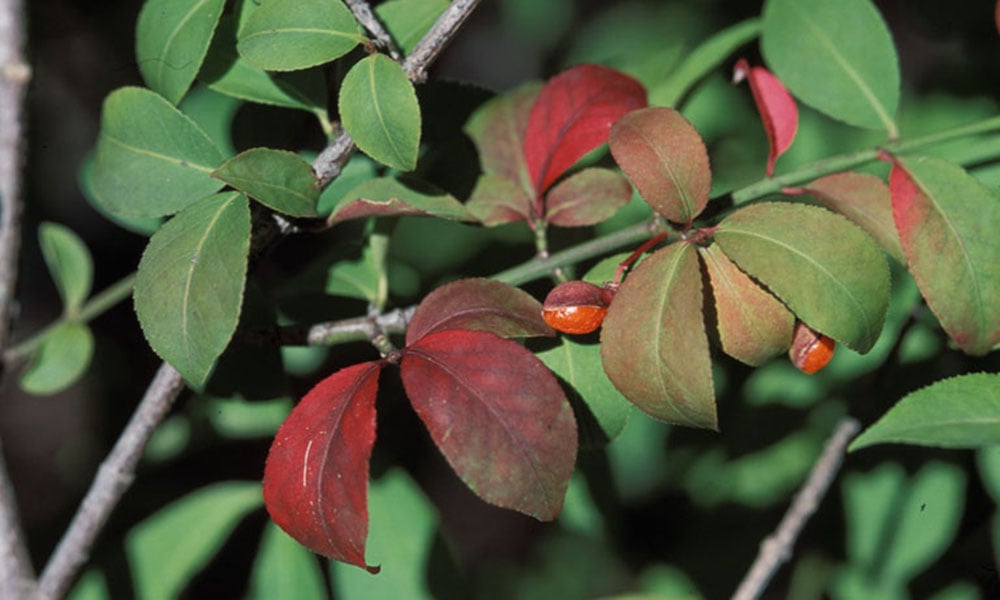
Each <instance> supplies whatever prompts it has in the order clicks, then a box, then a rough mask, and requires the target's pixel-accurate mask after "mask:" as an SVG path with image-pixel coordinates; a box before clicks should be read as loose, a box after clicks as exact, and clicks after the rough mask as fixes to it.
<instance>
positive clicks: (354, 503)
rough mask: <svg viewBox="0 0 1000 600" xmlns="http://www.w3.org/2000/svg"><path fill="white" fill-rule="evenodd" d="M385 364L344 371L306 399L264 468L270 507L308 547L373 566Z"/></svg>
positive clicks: (280, 433) (266, 499)
mask: <svg viewBox="0 0 1000 600" xmlns="http://www.w3.org/2000/svg"><path fill="white" fill-rule="evenodd" d="M381 371H382V363H381V362H367V363H362V364H358V365H354V366H351V367H347V368H346V369H341V370H340V371H337V372H336V373H334V374H333V375H331V376H329V377H327V378H326V379H324V380H323V381H321V382H319V383H318V384H317V385H316V386H315V387H314V388H313V389H311V390H309V393H308V394H306V395H305V397H304V398H302V401H301V402H299V403H298V404H297V405H296V406H295V408H294V409H292V412H291V414H290V415H288V418H287V419H286V420H285V422H284V423H283V424H282V425H281V428H280V429H278V435H277V436H275V438H274V443H273V444H272V445H271V450H270V452H269V453H268V455H267V464H266V465H265V467H264V504H265V505H266V506H267V511H268V512H269V513H270V514H271V518H272V519H274V522H275V523H277V524H278V525H279V526H280V527H281V528H282V529H284V530H285V531H286V532H287V533H288V534H289V535H291V536H292V537H293V538H295V539H296V540H298V541H299V542H300V543H301V544H303V545H304V546H306V547H307V548H309V549H310V550H312V551H313V552H316V553H318V554H322V555H324V556H327V557H330V558H334V559H336V560H340V561H344V562H346V563H350V564H352V565H357V566H359V567H366V563H365V541H366V538H367V536H368V460H369V458H370V457H371V451H372V446H373V444H374V443H375V395H376V392H377V391H378V376H379V373H380V372H381Z"/></svg>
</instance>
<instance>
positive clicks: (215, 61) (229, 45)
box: [198, 3, 326, 112]
mask: <svg viewBox="0 0 1000 600" xmlns="http://www.w3.org/2000/svg"><path fill="white" fill-rule="evenodd" d="M251 4H252V3H251ZM198 78H199V79H201V80H202V81H204V82H205V84H206V85H208V87H210V88H211V89H213V90H215V91H217V92H219V93H221V94H226V95H227V96H232V97H234V98H241V99H243V100H249V101H251V102H258V103H260V104H271V105H274V106H284V107H287V108H298V109H302V110H307V111H310V112H316V111H320V110H324V108H325V102H326V82H325V81H324V79H323V73H322V71H320V70H318V69H309V70H305V71H295V72H291V73H273V74H272V73H267V72H266V71H264V70H263V69H259V68H257V67H255V66H253V65H251V64H250V63H248V62H247V61H245V60H243V59H242V58H241V57H240V55H239V53H238V52H237V51H236V24H235V23H233V19H232V18H231V17H229V16H224V17H223V18H222V20H221V21H220V22H219V27H218V30H217V31H216V32H215V38H214V39H213V40H212V46H211V47H210V48H209V49H208V56H206V57H205V65H204V66H203V67H202V69H201V72H200V73H199V74H198Z"/></svg>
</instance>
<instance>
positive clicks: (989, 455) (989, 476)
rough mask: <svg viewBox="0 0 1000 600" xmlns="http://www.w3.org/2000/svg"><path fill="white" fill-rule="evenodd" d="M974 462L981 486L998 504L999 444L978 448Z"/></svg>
mask: <svg viewBox="0 0 1000 600" xmlns="http://www.w3.org/2000/svg"><path fill="white" fill-rule="evenodd" d="M976 462H977V463H978V465H979V478H980V479H981V480H982V482H983V487H984V488H986V491H988V492H989V493H990V495H991V496H993V500H995V501H997V503H998V504H1000V445H998V446H987V447H985V448H980V449H979V452H977V453H976ZM998 550H1000V549H998Z"/></svg>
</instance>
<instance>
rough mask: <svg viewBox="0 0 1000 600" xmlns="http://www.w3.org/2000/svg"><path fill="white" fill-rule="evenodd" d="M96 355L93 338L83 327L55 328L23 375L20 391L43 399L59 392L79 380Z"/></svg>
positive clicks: (47, 336)
mask: <svg viewBox="0 0 1000 600" xmlns="http://www.w3.org/2000/svg"><path fill="white" fill-rule="evenodd" d="M93 353H94V336H93V334H92V333H91V332H90V327H88V326H87V325H86V324H84V323H74V322H63V323H60V324H58V325H56V326H55V327H54V328H53V329H51V330H50V331H49V332H48V333H46V334H45V337H44V338H42V342H41V345H40V346H39V347H38V349H37V350H36V351H35V355H34V358H33V359H32V361H31V364H29V365H28V368H27V369H25V371H24V373H23V374H22V375H21V389H23V390H24V391H26V392H28V393H29V394H35V395H38V396H44V395H48V394H55V393H56V392H60V391H62V390H64V389H66V388H67V387H69V386H70V385H72V384H73V383H74V382H76V380H77V379H79V378H80V376H81V375H83V373H84V372H85V371H86V370H87V366H88V365H89V364H90V358H91V356H92V355H93Z"/></svg>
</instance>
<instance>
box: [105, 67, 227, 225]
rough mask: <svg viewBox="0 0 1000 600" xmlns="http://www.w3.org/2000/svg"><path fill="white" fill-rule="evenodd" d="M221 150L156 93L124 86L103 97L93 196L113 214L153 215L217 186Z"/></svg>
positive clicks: (174, 208)
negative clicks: (215, 171)
mask: <svg viewBox="0 0 1000 600" xmlns="http://www.w3.org/2000/svg"><path fill="white" fill-rule="evenodd" d="M221 162H222V154H221V153H220V152H219V149H218V148H216V147H215V144H214V143H212V140H211V139H209V137H208V136H207V135H206V134H205V132H204V131H202V130H201V129H200V128H199V127H198V126H197V125H195V123H194V122H193V121H192V120H191V119H189V118H188V117H186V116H185V115H183V114H181V112H180V111H178V110H177V109H176V108H174V106H173V105H171V104H170V103H169V102H167V101H166V100H164V99H163V97H162V96H159V95H157V94H155V93H154V92H151V91H149V90H146V89H142V88H135V87H125V88H120V89H118V90H115V91H114V92H112V93H111V94H109V95H108V97H107V98H106V99H105V100H104V110H103V112H102V113H101V134H100V137H99V138H98V139H97V151H96V156H95V158H94V175H93V192H94V199H95V200H96V201H97V203H98V204H100V205H101V207H102V208H103V209H104V210H106V211H108V212H110V213H113V214H116V215H121V216H125V217H159V216H163V215H169V214H172V213H175V212H177V211H179V210H181V209H183V208H184V207H186V206H189V205H190V204H192V203H193V202H196V201H197V200H198V199H200V198H204V197H205V196H207V195H209V194H211V193H213V192H215V191H217V190H218V189H219V188H220V187H222V183H221V182H219V181H216V180H214V179H212V178H211V177H210V176H209V175H210V173H211V172H212V170H214V169H215V167H217V166H218V165H219V163H221Z"/></svg>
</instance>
